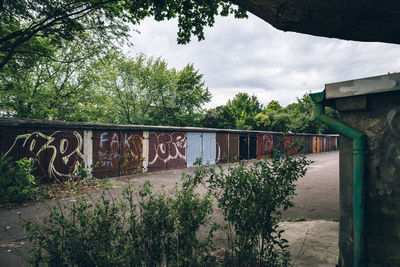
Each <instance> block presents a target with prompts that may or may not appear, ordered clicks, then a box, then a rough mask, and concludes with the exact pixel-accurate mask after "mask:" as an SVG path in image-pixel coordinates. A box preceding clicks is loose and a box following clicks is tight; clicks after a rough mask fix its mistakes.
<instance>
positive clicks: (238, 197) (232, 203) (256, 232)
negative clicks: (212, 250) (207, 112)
mask: <svg viewBox="0 0 400 267" xmlns="http://www.w3.org/2000/svg"><path fill="white" fill-rule="evenodd" d="M309 163H310V161H308V160H306V159H305V157H301V156H296V157H294V156H283V157H280V156H279V154H277V153H275V154H274V156H273V157H272V158H271V160H259V161H255V162H249V163H239V165H238V166H237V167H228V168H227V169H223V168H221V167H220V168H219V169H217V170H215V169H212V168H210V169H208V170H207V169H204V168H198V169H197V170H196V171H197V172H198V173H197V174H195V175H194V176H193V179H194V181H193V182H194V183H196V182H197V183H203V185H205V186H206V187H207V188H208V190H209V192H210V193H211V194H213V195H214V196H215V197H216V199H217V202H218V206H219V207H220V208H221V209H222V212H223V215H224V218H225V220H226V222H227V223H228V225H227V229H233V230H234V233H233V235H229V236H230V237H231V239H232V240H231V242H228V244H230V247H229V248H228V252H227V254H226V258H225V263H226V264H227V265H236V266H256V265H258V266H287V265H288V264H289V259H290V255H289V251H288V249H287V248H288V244H287V243H288V242H287V240H286V239H284V238H282V236H281V234H282V232H283V230H279V229H278V222H279V218H280V215H281V211H282V210H286V209H287V208H289V207H292V206H293V202H292V197H293V196H294V194H295V185H294V182H295V181H296V180H297V179H298V178H300V177H302V176H304V175H305V173H306V166H307V165H308V164H309ZM205 173H208V176H207V175H206V174H205ZM205 177H208V178H207V179H205Z"/></svg>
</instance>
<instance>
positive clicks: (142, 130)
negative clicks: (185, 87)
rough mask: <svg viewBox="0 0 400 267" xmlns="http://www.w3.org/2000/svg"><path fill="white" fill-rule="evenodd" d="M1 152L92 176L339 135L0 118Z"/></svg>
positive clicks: (253, 153)
mask: <svg viewBox="0 0 400 267" xmlns="http://www.w3.org/2000/svg"><path fill="white" fill-rule="evenodd" d="M0 136H1V139H0V140H1V144H0V148H1V153H2V154H3V156H6V157H11V158H13V159H15V160H17V159H20V158H22V157H31V158H35V159H36V160H37V168H36V172H37V173H36V174H37V175H38V176H40V177H43V179H45V180H46V181H52V180H54V179H58V180H60V179H62V178H63V177H68V176H70V175H71V173H73V171H74V169H76V168H77V166H78V165H82V162H84V163H85V165H86V166H90V167H91V169H92V173H93V174H94V176H97V177H106V176H109V177H112V176H120V175H130V174H134V173H137V172H143V171H144V172H147V171H159V170H168V169H178V168H185V167H192V166H195V165H196V164H205V163H209V164H216V163H227V162H234V161H236V160H249V159H256V158H258V159H260V158H264V157H269V156H270V155H271V153H272V151H273V149H274V148H276V149H278V151H279V153H281V154H282V155H284V154H295V153H298V152H303V153H320V152H326V151H331V150H336V149H337V144H338V135H315V134H296V135H294V134H289V135H283V134H282V133H276V132H262V131H240V130H221V129H205V128H192V127H159V126H134V125H112V124H88V123H68V122H54V121H51V122H49V121H40V123H38V121H36V120H11V119H1V120H0Z"/></svg>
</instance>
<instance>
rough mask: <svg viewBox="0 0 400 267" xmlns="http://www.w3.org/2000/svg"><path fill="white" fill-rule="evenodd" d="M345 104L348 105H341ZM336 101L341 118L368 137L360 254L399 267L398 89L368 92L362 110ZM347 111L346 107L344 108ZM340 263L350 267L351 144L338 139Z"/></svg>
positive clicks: (371, 262) (373, 261)
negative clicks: (363, 237) (362, 253)
mask: <svg viewBox="0 0 400 267" xmlns="http://www.w3.org/2000/svg"><path fill="white" fill-rule="evenodd" d="M345 105H347V106H348V107H346V106H345ZM351 105H352V98H348V99H347V100H346V103H341V107H342V108H343V109H342V111H341V110H340V111H341V112H340V120H341V121H342V122H344V123H346V124H347V125H349V126H351V127H353V128H356V129H357V130H359V131H361V132H363V133H365V134H366V135H367V154H366V166H365V167H366V169H365V179H364V183H365V190H364V192H365V194H364V197H365V248H366V252H365V256H366V261H367V264H368V266H400V246H399V244H400V212H399V210H400V92H390V93H383V94H373V95H368V96H367V109H366V110H364V111H351V112H348V111H347V110H350V109H351ZM345 110H346V111H345ZM340 138H341V139H340V192H341V193H340V203H341V204H340V237H339V247H340V262H341V266H346V267H347V266H353V154H352V152H353V151H352V142H351V140H349V139H348V138H346V137H344V136H341V137H340Z"/></svg>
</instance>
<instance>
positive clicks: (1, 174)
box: [0, 156, 38, 204]
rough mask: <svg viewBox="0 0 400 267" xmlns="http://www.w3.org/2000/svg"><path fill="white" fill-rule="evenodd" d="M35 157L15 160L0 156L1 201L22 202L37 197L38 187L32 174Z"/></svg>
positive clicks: (6, 202)
mask: <svg viewBox="0 0 400 267" xmlns="http://www.w3.org/2000/svg"><path fill="white" fill-rule="evenodd" d="M33 166H34V160H33V159H26V158H23V159H20V160H17V161H15V162H13V161H11V160H10V159H9V158H5V157H2V156H0V203H1V204H9V203H22V202H26V201H29V200H32V199H34V198H35V195H36V193H37V192H38V188H37V185H36V182H35V177H34V176H33V175H32V172H33Z"/></svg>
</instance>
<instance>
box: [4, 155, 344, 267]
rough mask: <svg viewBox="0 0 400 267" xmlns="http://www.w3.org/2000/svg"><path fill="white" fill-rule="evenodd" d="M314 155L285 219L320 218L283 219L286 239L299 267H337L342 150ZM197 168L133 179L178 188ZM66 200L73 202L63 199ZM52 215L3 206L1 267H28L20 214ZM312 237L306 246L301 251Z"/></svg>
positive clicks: (119, 184) (35, 208)
mask: <svg viewBox="0 0 400 267" xmlns="http://www.w3.org/2000/svg"><path fill="white" fill-rule="evenodd" d="M308 158H309V159H312V160H314V163H313V164H312V165H311V166H310V167H309V171H308V173H307V175H306V176H305V177H304V178H302V179H301V180H300V181H298V182H297V189H296V193H297V194H298V195H297V196H296V197H295V198H294V201H295V203H296V206H297V208H292V209H290V210H288V211H287V212H285V213H284V215H283V217H284V219H285V218H291V219H294V218H297V217H301V216H304V217H306V218H307V219H313V220H317V221H307V222H295V223H289V222H283V223H282V227H283V229H285V230H286V232H285V237H287V239H288V240H289V242H290V251H291V255H292V259H293V260H294V259H295V258H296V256H297V255H298V254H299V256H298V257H297V259H296V262H295V266H332V265H333V264H335V263H336V262H337V256H338V252H337V249H335V248H337V237H338V232H337V228H338V223H337V222H332V221H330V220H337V218H338V205H339V204H338V177H337V174H338V152H328V153H321V154H312V155H309V156H308ZM191 171H193V169H191V168H188V169H183V170H182V169H178V170H169V171H162V172H155V173H146V174H141V175H136V176H133V178H131V179H133V180H134V181H135V183H136V184H137V185H141V184H143V183H144V182H145V181H146V180H149V181H150V182H151V183H152V184H153V185H154V190H160V189H161V187H162V185H165V187H166V188H172V187H173V186H174V185H175V183H176V182H178V181H179V178H180V176H181V174H182V173H183V172H191ZM112 181H113V182H114V183H115V184H116V186H117V188H116V189H115V190H113V195H115V196H117V195H118V194H120V193H121V189H122V187H123V186H124V185H125V184H126V182H127V177H122V178H113V179H112ZM64 201H68V200H63V201H62V202H64ZM46 213H47V209H46V207H45V206H44V205H43V204H35V205H28V206H25V207H18V208H15V209H11V210H7V209H0V266H25V265H26V257H27V255H28V250H29V242H28V241H27V240H26V236H25V234H24V232H23V229H22V222H21V221H20V219H19V215H22V217H24V218H27V219H33V220H34V219H36V218H38V217H41V216H43V215H45V214H46ZM215 219H216V220H222V215H221V214H220V213H217V214H215ZM318 219H324V220H325V221H321V220H318ZM335 225H336V228H335ZM306 235H307V238H306V241H305V243H304V246H303V248H304V247H305V248H306V250H301V249H300V248H301V246H302V244H303V241H304V237H305V236H306ZM335 237H336V239H335ZM299 251H300V253H299ZM317 254H318V255H319V256H318V255H317Z"/></svg>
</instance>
